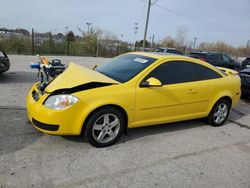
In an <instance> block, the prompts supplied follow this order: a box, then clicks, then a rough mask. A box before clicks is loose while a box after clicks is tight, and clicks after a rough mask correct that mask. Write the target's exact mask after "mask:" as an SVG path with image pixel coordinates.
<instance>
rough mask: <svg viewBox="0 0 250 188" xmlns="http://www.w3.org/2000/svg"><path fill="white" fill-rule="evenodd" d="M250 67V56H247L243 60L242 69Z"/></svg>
mask: <svg viewBox="0 0 250 188" xmlns="http://www.w3.org/2000/svg"><path fill="white" fill-rule="evenodd" d="M245 68H250V57H247V58H246V59H245V60H244V61H242V69H245Z"/></svg>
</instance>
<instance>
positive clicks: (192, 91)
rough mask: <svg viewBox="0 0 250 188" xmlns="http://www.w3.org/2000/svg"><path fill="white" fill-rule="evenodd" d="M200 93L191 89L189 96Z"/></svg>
mask: <svg viewBox="0 0 250 188" xmlns="http://www.w3.org/2000/svg"><path fill="white" fill-rule="evenodd" d="M197 93H198V92H197V91H196V90H194V89H189V90H188V94H197Z"/></svg>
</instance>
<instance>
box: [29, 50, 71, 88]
mask: <svg viewBox="0 0 250 188" xmlns="http://www.w3.org/2000/svg"><path fill="white" fill-rule="evenodd" d="M37 57H38V59H39V62H37V63H31V64H30V68H32V69H37V70H38V73H37V76H38V77H40V81H39V82H40V83H39V88H38V89H39V90H40V91H42V92H43V91H44V89H45V87H46V86H47V85H48V84H49V83H50V82H51V81H52V80H53V79H55V78H56V77H57V76H58V75H59V74H61V73H63V71H64V70H65V69H66V68H67V66H66V65H64V64H62V63H61V60H60V59H53V60H52V61H51V62H50V61H49V60H48V58H46V57H41V56H40V55H37Z"/></svg>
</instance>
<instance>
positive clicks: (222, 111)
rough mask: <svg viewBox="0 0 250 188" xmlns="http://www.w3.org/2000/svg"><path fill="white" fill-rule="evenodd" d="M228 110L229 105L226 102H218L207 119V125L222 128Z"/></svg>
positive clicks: (222, 100) (223, 100) (224, 100)
mask: <svg viewBox="0 0 250 188" xmlns="http://www.w3.org/2000/svg"><path fill="white" fill-rule="evenodd" d="M230 108H231V104H230V102H229V101H228V100H226V99H221V100H219V101H218V102H217V103H216V104H215V105H214V107H213V108H212V110H211V112H210V114H209V116H208V118H207V120H208V123H209V124H210V125H212V126H214V127H219V126H222V125H223V124H224V122H225V121H226V120H227V118H228V116H229V112H230Z"/></svg>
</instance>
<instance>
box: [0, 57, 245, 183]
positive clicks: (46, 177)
mask: <svg viewBox="0 0 250 188" xmlns="http://www.w3.org/2000/svg"><path fill="white" fill-rule="evenodd" d="M50 58H53V57H50ZM59 58H60V59H62V60H63V62H64V63H66V62H68V61H69V60H72V61H75V62H76V63H78V64H81V65H83V66H87V67H91V66H93V65H95V64H100V63H102V62H104V61H105V60H106V59H104V58H84V57H59ZM10 61H11V70H10V71H9V72H7V73H4V74H2V75H0V122H1V123H0V187H1V188H2V187H3V188H5V187H25V188H26V187H107V188H111V187H143V188H144V187H192V188H195V187H197V188H198V187H199V188H200V187H214V188H215V187H218V188H219V187H226V188H236V187H237V188H241V187H242V188H243V187H245V188H249V187H250V100H244V101H243V100H241V101H240V103H239V105H238V106H237V107H236V108H235V109H232V111H231V115H230V117H229V121H228V122H227V123H226V125H225V126H222V127H218V128H214V127H211V126H209V125H207V124H206V123H204V121H203V120H194V121H188V122H181V123H174V124H168V125H162V126H153V127H147V128H138V129H132V130H129V132H128V135H127V136H123V138H122V139H121V140H120V141H119V143H117V144H115V145H113V146H111V147H108V148H101V149H100V148H99V149H98V148H94V147H92V146H90V145H89V144H88V143H86V142H85V141H84V139H83V138H81V137H66V136H65V137H61V136H51V135H45V134H42V133H40V132H38V131H37V130H35V129H34V128H33V127H31V126H30V125H29V124H28V123H27V118H26V109H25V95H26V93H27V91H28V89H29V88H30V87H31V85H32V83H34V82H35V81H36V80H37V77H36V72H35V71H33V70H30V69H29V63H30V61H33V62H35V61H36V57H32V56H14V55H13V56H10Z"/></svg>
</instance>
